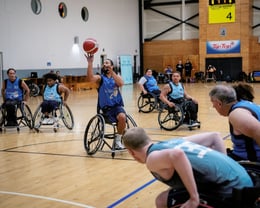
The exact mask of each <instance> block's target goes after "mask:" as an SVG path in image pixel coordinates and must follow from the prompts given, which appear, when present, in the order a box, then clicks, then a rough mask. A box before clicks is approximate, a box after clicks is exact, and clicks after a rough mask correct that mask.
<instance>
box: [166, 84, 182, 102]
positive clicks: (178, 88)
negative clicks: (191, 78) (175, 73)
mask: <svg viewBox="0 0 260 208" xmlns="http://www.w3.org/2000/svg"><path fill="white" fill-rule="evenodd" d="M169 85H170V87H171V90H172V91H171V92H170V93H169V94H168V96H169V97H170V98H172V99H179V98H183V97H184V89H183V86H182V84H181V83H179V84H178V85H176V84H174V83H173V82H170V83H169Z"/></svg>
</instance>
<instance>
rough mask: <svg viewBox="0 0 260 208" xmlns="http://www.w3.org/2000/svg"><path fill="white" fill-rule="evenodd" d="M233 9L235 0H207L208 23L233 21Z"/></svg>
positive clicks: (234, 15)
mask: <svg viewBox="0 0 260 208" xmlns="http://www.w3.org/2000/svg"><path fill="white" fill-rule="evenodd" d="M235 10H236V6H235V0H209V7H208V14H209V24H214V23H230V22H235V19H236V12H235Z"/></svg>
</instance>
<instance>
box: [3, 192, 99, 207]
mask: <svg viewBox="0 0 260 208" xmlns="http://www.w3.org/2000/svg"><path fill="white" fill-rule="evenodd" d="M0 194H9V195H16V196H24V197H30V198H38V199H46V200H49V201H56V202H60V203H63V204H71V205H73V206H78V207H84V208H94V207H91V206H88V205H86V204H81V203H77V202H72V201H67V200H61V199H55V198H51V197H46V196H39V195H33V194H23V193H18V192H8V191H0Z"/></svg>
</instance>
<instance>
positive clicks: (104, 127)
mask: <svg viewBox="0 0 260 208" xmlns="http://www.w3.org/2000/svg"><path fill="white" fill-rule="evenodd" d="M135 126H137V125H136V123H135V121H134V119H133V118H132V117H131V116H130V115H129V114H127V113H126V128H131V127H135ZM117 134H118V133H117V123H111V122H110V121H109V120H108V118H106V116H105V115H104V114H102V112H101V111H98V113H97V114H96V115H95V116H93V117H92V118H91V119H90V120H89V122H88V124H87V127H86V129H85V133H84V147H85V150H86V152H87V154H88V155H94V154H95V153H96V152H97V151H102V152H111V156H112V158H114V157H115V153H116V152H121V151H125V150H116V148H115V146H116V143H115V139H116V136H117ZM106 139H108V140H113V141H112V144H111V142H109V141H108V140H106ZM105 147H107V148H106V149H105Z"/></svg>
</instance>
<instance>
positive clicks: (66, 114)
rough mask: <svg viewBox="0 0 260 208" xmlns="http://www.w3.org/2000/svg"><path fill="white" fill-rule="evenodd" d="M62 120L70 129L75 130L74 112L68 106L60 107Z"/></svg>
mask: <svg viewBox="0 0 260 208" xmlns="http://www.w3.org/2000/svg"><path fill="white" fill-rule="evenodd" d="M60 112H61V119H62V121H63V123H64V125H65V126H66V127H67V128H68V129H69V130H71V129H73V127H74V117H73V115H72V112H71V110H70V108H69V106H67V105H60Z"/></svg>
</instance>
